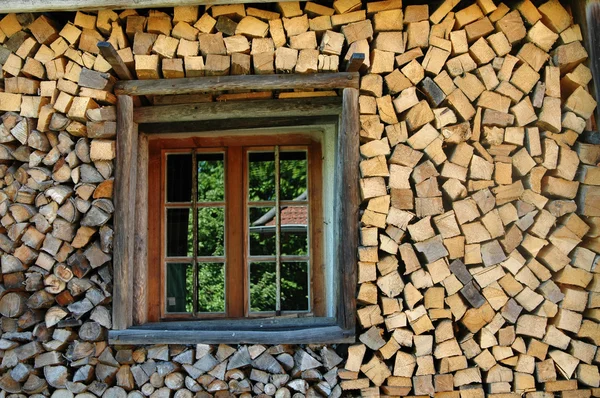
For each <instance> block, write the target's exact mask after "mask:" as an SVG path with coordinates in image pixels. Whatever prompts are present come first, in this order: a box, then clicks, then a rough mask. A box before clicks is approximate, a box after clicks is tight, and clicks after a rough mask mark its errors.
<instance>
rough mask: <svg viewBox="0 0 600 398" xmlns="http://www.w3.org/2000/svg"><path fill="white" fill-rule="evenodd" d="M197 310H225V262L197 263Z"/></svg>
mask: <svg viewBox="0 0 600 398" xmlns="http://www.w3.org/2000/svg"><path fill="white" fill-rule="evenodd" d="M198 312H225V264H222V263H198Z"/></svg>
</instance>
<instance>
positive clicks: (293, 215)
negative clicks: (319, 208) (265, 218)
mask: <svg viewBox="0 0 600 398" xmlns="http://www.w3.org/2000/svg"><path fill="white" fill-rule="evenodd" d="M280 218H281V225H308V207H307V206H288V207H286V208H284V209H283V210H281V216H280ZM265 225H275V218H272V219H271V220H270V221H269V222H268V223H266V224H265Z"/></svg>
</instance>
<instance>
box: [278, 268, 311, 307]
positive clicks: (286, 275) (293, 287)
mask: <svg viewBox="0 0 600 398" xmlns="http://www.w3.org/2000/svg"><path fill="white" fill-rule="evenodd" d="M281 310H282V311H308V263H307V262H304V261H294V262H283V263H281Z"/></svg>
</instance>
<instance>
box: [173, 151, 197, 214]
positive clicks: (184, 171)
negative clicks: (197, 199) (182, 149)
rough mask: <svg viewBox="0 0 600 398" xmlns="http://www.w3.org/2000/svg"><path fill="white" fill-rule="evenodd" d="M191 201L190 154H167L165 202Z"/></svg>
mask: <svg viewBox="0 0 600 398" xmlns="http://www.w3.org/2000/svg"><path fill="white" fill-rule="evenodd" d="M191 201H192V154H191V153H177V154H169V155H167V202H171V203H172V202H191Z"/></svg>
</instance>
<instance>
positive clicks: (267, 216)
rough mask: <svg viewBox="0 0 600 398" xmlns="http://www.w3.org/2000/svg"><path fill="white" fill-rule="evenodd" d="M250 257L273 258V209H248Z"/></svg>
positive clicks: (274, 225) (274, 215)
mask: <svg viewBox="0 0 600 398" xmlns="http://www.w3.org/2000/svg"><path fill="white" fill-rule="evenodd" d="M248 210H249V211H248V213H249V220H248V221H249V222H248V225H249V226H250V231H249V234H248V235H249V237H250V255H251V256H274V255H275V254H276V252H275V243H276V241H275V228H276V224H275V217H276V214H275V209H274V208H273V207H250V208H249V209H248Z"/></svg>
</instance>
